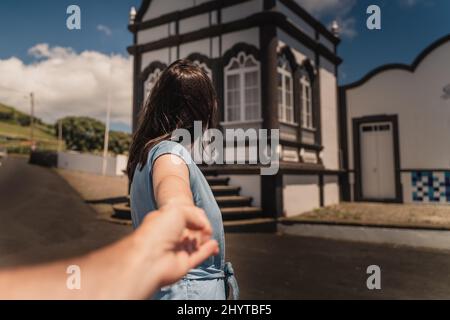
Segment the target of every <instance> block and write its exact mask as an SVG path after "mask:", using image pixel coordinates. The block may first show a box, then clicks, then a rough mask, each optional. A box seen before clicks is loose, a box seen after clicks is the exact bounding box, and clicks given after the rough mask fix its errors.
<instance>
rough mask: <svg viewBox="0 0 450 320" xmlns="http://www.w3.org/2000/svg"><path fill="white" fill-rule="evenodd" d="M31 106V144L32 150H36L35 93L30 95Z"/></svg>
mask: <svg viewBox="0 0 450 320" xmlns="http://www.w3.org/2000/svg"><path fill="white" fill-rule="evenodd" d="M30 105H31V115H30V117H31V119H30V142H31V150H32V151H33V149H34V148H35V144H34V93H33V92H31V93H30Z"/></svg>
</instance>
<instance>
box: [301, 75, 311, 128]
mask: <svg viewBox="0 0 450 320" xmlns="http://www.w3.org/2000/svg"><path fill="white" fill-rule="evenodd" d="M311 87H312V86H311V79H310V77H309V75H308V74H307V73H304V74H302V76H301V77H300V90H301V99H300V101H301V108H302V109H301V110H302V113H301V114H302V128H303V129H310V130H314V115H313V103H312V88H311Z"/></svg>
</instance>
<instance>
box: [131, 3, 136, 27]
mask: <svg viewBox="0 0 450 320" xmlns="http://www.w3.org/2000/svg"><path fill="white" fill-rule="evenodd" d="M136 14H137V12H136V8H135V7H134V6H133V7H131V9H130V21H129V22H130V24H134V21H135V20H136Z"/></svg>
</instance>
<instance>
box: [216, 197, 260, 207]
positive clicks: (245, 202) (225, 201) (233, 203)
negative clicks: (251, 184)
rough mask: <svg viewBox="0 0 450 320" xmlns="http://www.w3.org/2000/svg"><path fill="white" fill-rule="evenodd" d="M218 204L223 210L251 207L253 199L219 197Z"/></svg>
mask: <svg viewBox="0 0 450 320" xmlns="http://www.w3.org/2000/svg"><path fill="white" fill-rule="evenodd" d="M215 198H216V201H217V204H218V205H219V207H221V208H228V207H249V206H251V204H252V198H251V197H244V196H217V197H215Z"/></svg>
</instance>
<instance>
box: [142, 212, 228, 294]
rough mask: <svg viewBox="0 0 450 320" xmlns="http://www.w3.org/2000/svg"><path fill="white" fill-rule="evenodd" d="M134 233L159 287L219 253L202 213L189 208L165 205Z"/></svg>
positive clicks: (146, 219)
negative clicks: (139, 240)
mask: <svg viewBox="0 0 450 320" xmlns="http://www.w3.org/2000/svg"><path fill="white" fill-rule="evenodd" d="M137 232H138V233H139V234H140V237H141V239H142V240H143V243H144V244H145V243H146V244H147V248H146V250H148V252H149V253H150V254H151V260H152V272H153V273H154V275H155V274H156V275H157V276H158V278H159V279H160V283H159V286H165V285H169V284H172V283H174V282H176V281H177V280H179V279H180V278H181V277H183V276H184V275H185V274H186V273H187V272H188V271H189V270H190V269H192V268H194V267H196V266H198V265H199V264H201V263H202V262H203V261H204V260H206V259H207V258H208V257H210V256H211V255H215V254H217V253H218V252H219V247H218V243H217V241H215V240H211V234H212V229H211V225H210V223H209V221H208V219H207V217H206V215H205V213H204V212H203V210H201V209H199V208H197V207H195V206H193V205H166V206H164V207H162V208H161V209H159V210H158V211H155V212H153V213H151V214H149V215H148V216H147V217H146V218H145V219H144V221H143V223H142V225H141V226H140V227H139V229H138V230H137Z"/></svg>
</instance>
